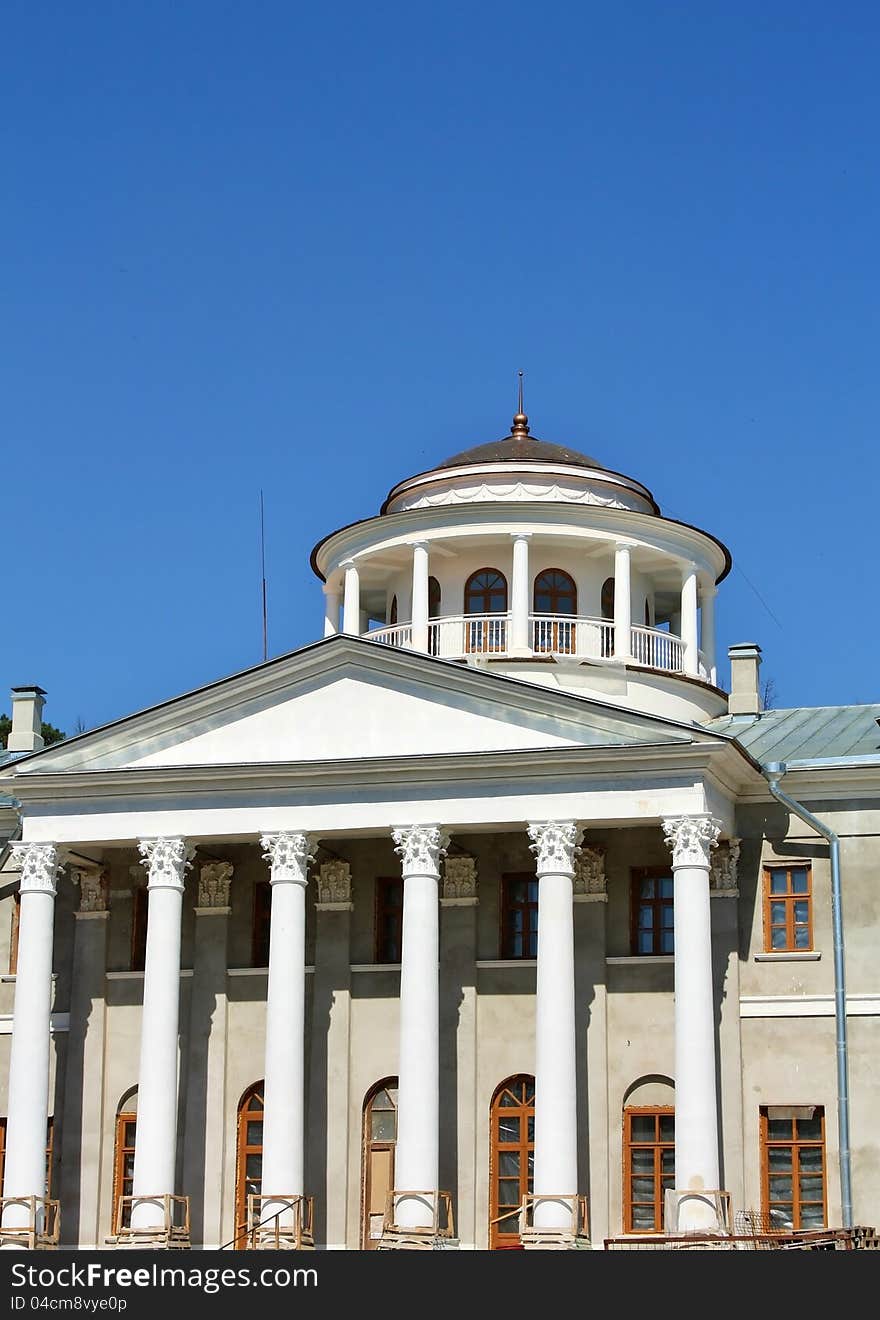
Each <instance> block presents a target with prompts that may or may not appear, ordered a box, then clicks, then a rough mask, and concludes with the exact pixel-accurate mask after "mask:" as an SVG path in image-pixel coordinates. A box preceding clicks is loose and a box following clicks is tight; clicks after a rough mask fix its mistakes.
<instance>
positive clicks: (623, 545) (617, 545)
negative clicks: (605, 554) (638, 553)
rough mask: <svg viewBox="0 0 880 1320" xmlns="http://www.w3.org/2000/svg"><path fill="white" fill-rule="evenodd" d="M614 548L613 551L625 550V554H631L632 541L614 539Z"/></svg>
mask: <svg viewBox="0 0 880 1320" xmlns="http://www.w3.org/2000/svg"><path fill="white" fill-rule="evenodd" d="M614 549H615V552H617V551H622V550H625V551H626V553H627V554H631V553H632V550H633V543H632V541H615V542H614Z"/></svg>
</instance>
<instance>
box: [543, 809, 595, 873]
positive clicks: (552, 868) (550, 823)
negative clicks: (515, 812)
mask: <svg viewBox="0 0 880 1320" xmlns="http://www.w3.org/2000/svg"><path fill="white" fill-rule="evenodd" d="M583 837H584V832H583V830H582V829H581V827H580V826H579V825H575V823H574V821H572V820H546V821H541V822H540V823H539V824H535V825H530V826H529V838H530V839H531V843H530V844H529V847H530V848H531V850H532V852H533V853H534V854H535V856H536V857H537V859H538V875H543V874H550V875H574V859H575V853H576V852H577V850H578V848H579V847H580V844H581V839H582V838H583Z"/></svg>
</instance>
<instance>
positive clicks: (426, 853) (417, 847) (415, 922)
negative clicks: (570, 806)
mask: <svg viewBox="0 0 880 1320" xmlns="http://www.w3.org/2000/svg"><path fill="white" fill-rule="evenodd" d="M392 835H393V838H394V846H395V851H396V852H397V853H399V854H400V856H401V857H402V859H403V946H402V949H401V960H400V961H401V967H400V1054H399V1059H398V1069H397V1070H398V1079H399V1080H398V1092H397V1146H396V1149H395V1156H394V1163H395V1169H394V1183H395V1186H396V1187H398V1188H400V1190H401V1191H403V1192H427V1193H428V1195H427V1196H421V1197H413V1196H409V1197H407V1196H401V1197H398V1198H397V1202H396V1205H395V1216H396V1220H397V1223H398V1224H401V1225H403V1226H405V1227H407V1228H412V1227H417V1226H422V1227H424V1226H426V1225H430V1224H431V1223H432V1222H433V1217H434V1195H433V1193H434V1192H435V1191H436V1190H437V1180H438V1176H439V1175H438V1164H439V1146H440V1013H439V1004H440V986H439V981H440V973H439V958H440V922H439V910H440V907H439V889H438V886H439V880H440V857H441V854H442V853H444V852H445V851H446V846H447V844H448V842H449V840H448V838H447V836H446V835H445V834H443V833H442V831H441V830H440V828H439V826H437V825H409V826H404V827H402V828H400V829H396V830H394V831H393V832H392Z"/></svg>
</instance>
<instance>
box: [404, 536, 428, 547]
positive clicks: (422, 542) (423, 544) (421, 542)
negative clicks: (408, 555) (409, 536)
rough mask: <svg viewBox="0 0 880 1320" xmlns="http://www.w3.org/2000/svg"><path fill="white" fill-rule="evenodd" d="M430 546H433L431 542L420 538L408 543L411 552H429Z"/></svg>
mask: <svg viewBox="0 0 880 1320" xmlns="http://www.w3.org/2000/svg"><path fill="white" fill-rule="evenodd" d="M430 544H431V543H430V541H425V540H424V539H423V538H421V537H418V536H417V537H416V538H415V540H413V541H407V545H408V546H409V548H410V550H427V549H428V546H429V545H430Z"/></svg>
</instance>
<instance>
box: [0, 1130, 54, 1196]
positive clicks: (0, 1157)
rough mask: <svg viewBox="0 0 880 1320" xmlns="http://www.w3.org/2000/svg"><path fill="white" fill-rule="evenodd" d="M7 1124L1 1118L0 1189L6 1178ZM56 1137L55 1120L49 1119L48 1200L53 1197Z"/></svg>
mask: <svg viewBox="0 0 880 1320" xmlns="http://www.w3.org/2000/svg"><path fill="white" fill-rule="evenodd" d="M6 1123H7V1120H6V1119H5V1118H0V1187H2V1186H3V1179H4V1178H5V1176H6ZM54 1135H55V1120H54V1119H53V1118H49V1119H47V1120H46V1191H45V1193H44V1194H45V1196H46V1197H47V1198H49V1197H51V1195H52V1142H53V1138H54Z"/></svg>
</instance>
